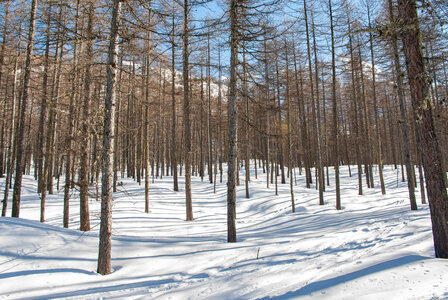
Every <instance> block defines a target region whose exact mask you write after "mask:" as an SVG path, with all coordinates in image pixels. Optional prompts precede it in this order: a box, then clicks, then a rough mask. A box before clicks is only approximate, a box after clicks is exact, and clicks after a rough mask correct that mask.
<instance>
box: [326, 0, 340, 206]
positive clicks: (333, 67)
mask: <svg viewBox="0 0 448 300" xmlns="http://www.w3.org/2000/svg"><path fill="white" fill-rule="evenodd" d="M328 4H329V8H330V32H331V70H332V85H331V89H332V98H333V138H334V176H335V180H336V209H338V210H339V209H341V208H342V207H341V187H340V186H341V185H340V182H339V126H338V108H337V103H338V101H337V97H336V58H335V45H334V24H333V9H332V4H331V0H328Z"/></svg>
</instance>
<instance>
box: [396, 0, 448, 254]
mask: <svg viewBox="0 0 448 300" xmlns="http://www.w3.org/2000/svg"><path fill="white" fill-rule="evenodd" d="M398 11H399V14H400V18H401V19H402V22H403V23H402V27H401V30H402V32H401V33H402V40H403V49H404V53H405V57H406V67H407V74H408V78H409V85H410V88H411V100H412V105H413V107H414V110H415V112H416V115H417V122H419V125H420V130H419V135H420V137H421V141H420V145H419V146H420V147H421V148H422V158H423V167H424V169H425V179H426V189H427V191H428V200H429V207H430V211H431V221H432V231H433V237H434V248H435V254H436V257H438V258H448V196H447V192H446V175H445V173H444V171H443V170H442V164H441V152H440V148H439V143H438V139H437V136H436V132H435V128H434V120H433V115H432V106H431V101H430V94H429V85H430V80H429V78H428V74H427V72H426V70H425V64H424V60H423V51H422V44H421V34H420V24H419V18H418V16H417V7H416V3H415V0H398Z"/></svg>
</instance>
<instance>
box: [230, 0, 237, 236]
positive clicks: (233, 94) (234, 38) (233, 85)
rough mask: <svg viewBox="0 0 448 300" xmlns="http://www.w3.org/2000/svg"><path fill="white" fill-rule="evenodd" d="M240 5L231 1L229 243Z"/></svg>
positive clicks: (233, 207) (233, 226)
mask: <svg viewBox="0 0 448 300" xmlns="http://www.w3.org/2000/svg"><path fill="white" fill-rule="evenodd" d="M238 4H239V1H238V0H231V1H230V81H229V89H230V90H229V108H228V111H229V112H228V115H229V136H228V142H229V146H228V147H229V148H228V149H229V150H228V151H229V152H228V157H227V159H228V161H227V170H228V171H227V241H228V242H229V243H235V242H236V224H235V220H236V172H237V171H238V170H237V167H238V166H237V153H236V143H237V126H236V122H237V116H236V98H237V95H236V92H237V90H236V89H237V86H236V83H237V74H236V71H237V66H238V40H239V37H238V23H239V22H238Z"/></svg>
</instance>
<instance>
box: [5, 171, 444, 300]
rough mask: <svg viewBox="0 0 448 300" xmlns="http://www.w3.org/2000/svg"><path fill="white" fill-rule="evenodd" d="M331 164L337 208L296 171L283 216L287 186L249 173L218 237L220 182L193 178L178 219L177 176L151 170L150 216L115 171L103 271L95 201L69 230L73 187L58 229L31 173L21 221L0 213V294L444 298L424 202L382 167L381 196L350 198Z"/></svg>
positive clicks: (374, 192) (52, 200)
mask: <svg viewBox="0 0 448 300" xmlns="http://www.w3.org/2000/svg"><path fill="white" fill-rule="evenodd" d="M341 171H342V175H343V176H342V181H341V182H342V189H341V190H342V203H343V210H342V211H336V209H335V208H334V206H335V205H334V204H335V203H334V202H335V200H334V198H335V197H334V190H333V186H330V187H327V192H326V193H325V197H326V204H325V205H324V206H319V205H318V194H317V191H316V190H315V189H314V188H313V189H306V188H304V186H305V184H304V177H303V176H302V175H300V176H299V174H298V173H297V185H296V186H295V196H296V213H294V214H292V213H291V207H290V205H291V204H290V198H289V185H288V184H285V185H280V186H279V196H275V195H274V187H273V186H271V188H270V189H266V184H265V176H264V175H263V174H262V176H260V174H259V178H258V179H255V178H254V176H253V175H254V174H253V173H252V178H251V183H250V188H251V198H250V199H245V198H244V186H241V187H239V191H238V200H237V202H238V207H237V215H238V220H237V228H238V232H237V234H238V243H234V244H229V243H227V242H226V184H225V181H224V183H218V184H217V193H216V194H213V186H212V185H210V184H209V183H207V182H205V181H204V182H201V181H200V179H199V178H195V177H193V184H192V187H193V207H194V216H195V220H194V221H193V222H186V221H184V220H185V205H184V194H183V189H182V188H183V181H182V180H183V177H182V178H180V187H181V191H180V192H174V191H173V190H172V183H171V182H172V181H171V180H172V178H171V177H163V179H156V182H155V183H154V184H152V185H151V191H150V193H151V194H150V197H151V203H150V205H151V212H150V214H145V213H144V190H143V186H139V185H138V184H137V183H135V182H133V181H132V180H130V179H123V180H122V181H123V185H122V186H120V187H119V189H120V190H119V192H117V193H116V194H115V200H114V210H113V249H112V257H113V260H112V267H113V269H114V272H113V273H112V274H110V275H108V276H101V275H98V274H96V272H95V270H96V259H97V251H98V231H99V225H98V224H99V207H100V205H99V203H98V202H96V201H95V200H92V201H91V206H90V210H91V211H90V212H91V213H90V215H91V223H92V230H91V231H90V232H88V233H82V232H79V231H78V230H77V228H78V227H79V223H78V219H79V206H78V203H77V201H78V200H77V199H78V198H77V194H76V192H74V193H73V195H72V197H71V207H70V209H71V224H70V229H64V228H62V199H63V192H62V191H60V192H58V193H56V194H55V195H49V197H48V199H47V221H46V222H45V223H40V222H38V220H39V205H40V200H39V197H38V195H37V194H36V193H35V191H36V182H35V181H34V180H33V178H32V177H30V176H25V177H24V188H23V191H22V193H23V197H22V205H21V215H20V216H21V218H20V219H15V218H9V217H6V218H0V242H1V248H0V298H2V299H19V298H20V299H48V298H51V299H55V298H56V299H57V298H74V299H86V298H87V299H97V298H108V299H114V298H126V299H139V298H143V299H260V298H261V299H277V298H278V299H309V298H311V299H355V298H356V299H386V298H388V299H448V260H441V259H435V258H434V254H433V248H432V246H433V244H432V234H431V223H430V217H429V209H428V206H427V205H419V210H418V211H411V210H410V208H409V201H408V198H407V188H406V183H402V182H398V187H397V178H398V176H397V175H398V174H397V173H396V172H397V171H396V170H393V169H392V168H391V167H387V168H386V170H385V176H386V182H387V195H385V196H382V195H381V191H380V189H379V187H378V186H377V187H376V188H375V189H367V188H364V190H365V195H364V196H358V195H357V177H356V174H355V173H354V175H353V177H349V176H348V170H347V167H343V168H342V169H341ZM352 171H354V172H355V171H356V168H352ZM258 173H261V170H258ZM240 176H241V179H242V180H243V178H244V177H243V176H244V172H243V171H242V172H241V174H240ZM218 178H219V175H218ZM400 178H401V176H400ZM224 180H225V178H224ZM3 185H4V181H0V190H3ZM417 195H419V194H418V193H417ZM8 207H11V204H9V206H8Z"/></svg>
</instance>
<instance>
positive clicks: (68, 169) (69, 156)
mask: <svg viewBox="0 0 448 300" xmlns="http://www.w3.org/2000/svg"><path fill="white" fill-rule="evenodd" d="M79 5H80V0H77V1H76V16H75V36H77V34H78V25H79V24H78V22H79ZM77 64H78V39H77V38H75V41H74V44H73V67H72V74H71V76H72V78H71V80H72V86H71V94H70V105H69V113H70V116H74V114H75V99H76V98H77V93H76V91H77V85H78V84H79V82H78V67H77ZM70 116H69V117H68V118H67V120H68V124H67V127H68V138H67V142H66V145H67V146H66V147H67V155H66V161H65V185H64V212H63V223H64V227H65V228H68V227H69V220H70V219H69V218H70V217H69V216H70V188H71V177H70V175H71V174H70V172H71V168H72V156H73V139H74V128H75V120H74V119H75V118H74V117H70Z"/></svg>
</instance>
